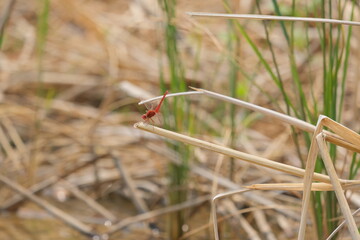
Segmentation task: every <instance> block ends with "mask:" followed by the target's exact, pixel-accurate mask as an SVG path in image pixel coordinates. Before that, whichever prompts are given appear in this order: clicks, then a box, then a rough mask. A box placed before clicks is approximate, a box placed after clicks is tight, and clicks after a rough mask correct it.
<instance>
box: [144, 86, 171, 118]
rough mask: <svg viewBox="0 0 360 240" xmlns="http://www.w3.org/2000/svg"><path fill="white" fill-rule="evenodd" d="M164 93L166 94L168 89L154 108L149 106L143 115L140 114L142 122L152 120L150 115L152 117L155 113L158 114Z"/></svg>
mask: <svg viewBox="0 0 360 240" xmlns="http://www.w3.org/2000/svg"><path fill="white" fill-rule="evenodd" d="M166 94H168V91H166V92H165V93H164V96H163V97H162V98H161V100H160V102H159V104H158V105H157V106H156V108H155V109H151V108H150V109H149V110H148V111H147V112H146V113H145V114H143V115H142V116H141V118H142V119H143V120H144V122H148V121H149V120H151V121H152V117H154V116H155V115H157V114H159V111H160V107H161V104H162V103H163V101H164V99H165V96H166Z"/></svg>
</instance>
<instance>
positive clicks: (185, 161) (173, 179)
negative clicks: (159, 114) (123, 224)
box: [159, 0, 190, 239]
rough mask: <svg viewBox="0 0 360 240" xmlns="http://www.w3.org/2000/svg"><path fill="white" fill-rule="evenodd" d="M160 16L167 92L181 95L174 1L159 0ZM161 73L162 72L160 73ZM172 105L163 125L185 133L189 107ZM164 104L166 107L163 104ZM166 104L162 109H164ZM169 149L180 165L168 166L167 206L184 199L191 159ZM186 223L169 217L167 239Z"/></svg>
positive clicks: (184, 150)
mask: <svg viewBox="0 0 360 240" xmlns="http://www.w3.org/2000/svg"><path fill="white" fill-rule="evenodd" d="M159 2H160V5H161V6H162V9H163V13H164V16H165V22H164V40H165V52H166V56H167V60H168V72H169V74H170V76H169V79H170V91H171V92H181V91H185V90H186V83H185V77H184V75H185V74H184V67H183V63H182V60H181V56H180V53H179V50H178V42H177V39H178V34H179V33H178V30H177V27H176V25H175V18H176V6H177V3H176V0H160V1H159ZM161 71H163V70H161ZM161 76H162V77H161V79H160V81H161V86H162V89H163V90H165V88H166V87H165V81H164V74H163V72H162V73H161ZM172 100H173V104H172V108H171V109H172V112H171V114H169V113H166V112H164V113H165V114H168V115H171V116H174V122H171V121H168V120H166V118H165V120H166V122H165V123H166V124H168V126H169V127H171V128H172V129H174V130H175V131H178V132H182V131H184V130H188V125H189V105H188V103H187V102H186V101H185V99H181V98H174V99H172ZM166 105H168V104H167V103H166ZM166 105H165V106H166ZM169 146H171V147H172V149H173V150H174V151H175V152H176V153H177V155H178V156H179V158H180V160H181V164H180V165H176V164H172V163H170V164H169V178H170V184H169V190H170V191H169V203H170V204H171V205H173V204H178V203H181V202H183V201H185V200H186V199H187V187H186V186H187V179H188V165H189V158H190V149H189V147H187V146H185V145H183V144H180V143H169ZM184 224H185V212H184V211H178V212H174V213H171V214H169V221H168V230H169V238H170V239H178V238H180V237H181V236H182V234H183V229H182V227H183V225H184Z"/></svg>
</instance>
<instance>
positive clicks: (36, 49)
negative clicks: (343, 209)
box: [0, 0, 360, 239]
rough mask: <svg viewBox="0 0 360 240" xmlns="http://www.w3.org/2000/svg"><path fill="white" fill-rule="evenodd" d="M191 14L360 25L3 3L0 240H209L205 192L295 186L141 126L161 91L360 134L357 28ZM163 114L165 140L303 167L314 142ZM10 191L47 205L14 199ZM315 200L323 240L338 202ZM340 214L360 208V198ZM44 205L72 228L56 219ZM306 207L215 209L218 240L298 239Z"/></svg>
mask: <svg viewBox="0 0 360 240" xmlns="http://www.w3.org/2000/svg"><path fill="white" fill-rule="evenodd" d="M196 11H199V12H217V13H243V14H250V13H255V14H269V15H284V16H301V17H322V18H334V19H346V20H354V21H359V13H360V9H359V3H358V2H357V1H350V0H339V1H329V0H316V1H301V2H300V1H290V0H283V1H278V0H272V1H260V0H257V1H230V0H223V1H221V0H209V1H187V0H183V1H182V0H178V1H176V0H158V1H156V0H136V1H114V0H104V1H98V0H97V1H96V0H78V1H72V0H53V1H50V0H28V1H24V0H17V1H13V0H3V1H1V2H0V14H1V15H0V34H1V35H0V47H1V51H0V101H1V102H0V163H1V168H0V169H1V172H0V173H1V178H0V181H1V188H0V191H1V194H0V208H1V209H2V215H1V217H0V239H87V236H86V235H90V236H92V237H93V239H101V238H103V239H106V238H110V239H211V238H213V233H212V231H213V230H212V224H211V222H210V220H209V219H210V218H209V217H210V216H209V214H210V205H209V201H208V200H209V199H210V196H211V195H214V194H216V193H221V192H226V191H229V190H234V189H236V188H237V187H240V186H243V185H249V184H253V183H274V182H299V181H301V180H299V178H295V177H290V176H288V175H285V174H279V173H277V172H274V171H270V170H267V169H263V168H259V167H254V166H252V165H249V164H247V163H244V162H240V161H238V160H235V159H227V157H224V156H220V155H218V154H214V153H212V152H209V151H205V150H201V149H194V148H191V147H188V146H185V145H183V144H180V143H176V142H170V141H169V142H166V141H164V140H163V139H160V138H158V137H156V136H154V135H151V134H144V133H143V132H140V131H139V130H136V129H134V128H133V124H134V123H135V122H137V121H140V120H141V114H143V113H144V112H145V111H146V110H145V108H143V107H140V106H138V105H137V103H138V102H139V100H141V99H145V98H150V97H152V96H156V95H162V94H163V93H164V92H165V90H169V91H170V92H180V91H187V89H188V88H187V86H194V87H202V88H205V89H208V90H212V91H215V92H220V93H222V94H225V95H229V96H232V97H235V98H239V99H242V100H246V101H248V102H251V103H255V104H258V105H260V106H263V107H267V108H270V109H273V110H276V111H279V112H283V113H286V114H289V115H291V116H294V117H297V118H299V119H302V120H306V121H308V122H310V123H312V124H315V123H316V121H317V118H318V116H319V114H325V115H327V116H329V117H330V118H332V119H334V120H336V121H338V122H340V123H342V124H344V125H346V126H347V127H349V128H351V129H353V130H354V131H357V132H358V131H359V130H360V122H359V121H358V119H359V113H360V111H359V110H360V96H359V93H360V84H359V79H360V78H359V77H360V68H359V64H360V63H359V61H360V59H359V56H360V47H359V42H360V41H359V38H360V28H359V27H349V26H341V25H331V24H320V23H316V24H315V23H302V22H279V21H258V20H224V19H216V18H196V17H190V16H188V15H187V14H186V12H196ZM161 112H162V114H163V116H164V119H163V121H162V122H163V124H162V126H163V127H164V128H167V129H170V130H172V131H177V132H180V133H183V134H186V135H192V136H196V137H199V138H202V139H205V140H209V141H213V142H217V143H220V144H222V145H226V146H229V147H232V148H235V149H238V150H240V151H244V152H247V153H250V154H254V155H257V156H263V157H266V158H269V159H273V160H276V161H279V162H283V163H286V164H289V165H293V166H298V167H304V164H305V160H306V156H307V153H308V152H307V151H308V148H309V144H310V140H311V135H308V134H304V133H303V132H301V131H299V130H296V129H293V128H291V127H290V126H286V125H283V124H281V123H278V122H276V121H274V120H272V119H267V118H263V116H262V115H260V114H258V113H255V112H250V111H248V110H244V109H240V108H238V107H234V106H233V105H229V104H224V103H221V102H217V101H215V100H213V99H208V98H205V97H192V98H180V97H179V98H169V99H166V100H165V104H164V105H163V106H162V110H161ZM330 151H331V154H332V157H333V159H334V163H335V166H336V167H337V168H338V174H339V177H341V178H346V179H358V177H357V172H358V169H359V167H360V161H359V158H358V157H357V155H356V154H353V153H352V152H349V151H346V150H344V149H336V148H335V147H334V146H332V147H331V150H330ZM335 160H336V161H335ZM316 171H317V172H323V171H324V170H323V166H322V164H320V163H319V164H318V165H317V166H316ZM1 179H2V180H1ZM4 179H5V180H11V182H8V181H5V180H4ZM13 183H14V184H19V185H20V187H21V186H22V187H23V188H26V189H28V192H29V193H30V194H31V195H34V196H37V197H39V198H41V199H42V200H45V201H46V202H45V205H41V204H39V203H38V204H35V202H36V201H35V200H33V199H32V200H25V201H23V200H24V199H21V198H20V199H19V198H18V199H16V197H17V194H16V191H13V190H11V188H13V189H14V188H15V189H16V186H12V187H11V184H13ZM17 189H18V190H17V191H18V192H19V188H17ZM313 200H314V201H313V207H314V211H313V213H314V214H313V218H312V219H313V220H314V221H313V223H312V225H311V226H309V230H308V231H309V232H313V233H314V234H312V235H311V233H309V234H310V235H309V236H311V237H315V238H318V239H323V237H324V236H327V235H328V234H329V233H330V232H331V231H332V230H333V229H334V228H335V227H336V226H337V223H338V220H339V219H338V216H339V209H338V206H337V202H336V198H335V197H334V194H333V193H332V192H327V193H323V192H316V193H314V194H313ZM349 202H350V203H351V206H352V207H353V208H354V209H355V208H359V206H360V195H359V194H357V193H352V194H351V198H350V197H349ZM84 203H85V204H84ZM39 205H41V206H39ZM49 205H50V206H54V207H56V208H57V209H60V210H61V211H63V212H62V214H60V215H61V216H65V215H66V214H68V215H70V216H71V217H72V218H73V219H75V220H76V221H79V222H80V223H79V224H77V222H76V221H75V222H72V223H69V221H66V220H64V219H63V218H61V216H60V217H59V216H56V217H53V216H52V214H50V213H49V209H47V208H46V206H49ZM171 206H176V208H175V209H174V208H171ZM279 206H282V208H281V210H279V209H278V207H279ZM284 206H285V210H284ZM248 208H249V209H252V210H249V211H248V212H247V213H244V214H241V215H236V216H235V217H234V216H233V217H231V216H230V215H231V214H234V213H235V212H236V211H237V210H241V209H243V210H244V209H248ZM300 208H301V193H300V192H283V191H268V192H265V191H264V192H260V191H259V192H252V193H251V194H244V195H236V197H234V198H232V199H230V200H224V201H220V202H219V214H220V216H221V217H222V218H224V219H223V220H221V224H220V225H219V229H220V233H221V236H222V239H242V237H240V236H247V237H246V238H249V239H296V234H297V228H298V224H299V219H300V214H299V211H300ZM261 209H262V210H261ZM162 211H163V212H162ZM64 214H65V215H64ZM70 222H71V221H70ZM81 223H82V224H85V226H82V225H81ZM264 225H265V226H269V228H270V229H271V231H270V232H271V234H267V233H266V231H267V230H264V228H263V226H264ZM76 226H77V227H76ZM79 228H80V229H82V230H79ZM75 229H77V230H75ZM87 230H89V232H88V233H86V231H87ZM84 232H85V233H84ZM82 233H83V234H82ZM89 233H90V234H89ZM92 233H103V235H102V236H96V234H94V235H92ZM346 236H347V233H346V231H342V232H341V233H340V234H339V235H338V236H337V237H338V238H339V239H341V238H342V237H346ZM244 238H245V237H244Z"/></svg>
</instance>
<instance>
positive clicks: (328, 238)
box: [326, 208, 360, 240]
mask: <svg viewBox="0 0 360 240" xmlns="http://www.w3.org/2000/svg"><path fill="white" fill-rule="evenodd" d="M359 212H360V208H358V209H357V210H356V211H355V212H353V213H352V215H353V216H355V215H356V214H358V213H359ZM345 223H346V220H345V221H342V222H341V223H340V224H339V226H337V228H336V229H335V230H334V231H333V232H332V233H331V234H330V235H329V236H328V237H327V238H326V240H331V239H332V238H333V237H334V236H335V234H336V233H337V232H339V231H340V230H341V228H342V227H343V226H344V225H345Z"/></svg>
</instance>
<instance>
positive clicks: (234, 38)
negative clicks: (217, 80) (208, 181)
mask: <svg viewBox="0 0 360 240" xmlns="http://www.w3.org/2000/svg"><path fill="white" fill-rule="evenodd" d="M223 4H224V6H226V8H228V9H230V8H231V7H230V5H233V7H232V8H235V9H236V8H237V7H236V6H235V4H231V3H230V2H229V1H227V0H224V1H223ZM235 22H236V20H233V19H229V20H228V21H227V36H228V37H227V51H228V53H229V55H231V56H229V57H228V58H227V62H228V66H229V73H228V80H229V93H230V96H231V97H233V98H236V97H237V82H238V80H239V79H238V77H239V64H238V63H237V62H236V61H234V59H237V58H238V53H239V45H240V40H239V37H238V35H237V31H236V27H235ZM229 107H230V114H229V115H230V129H231V136H230V146H231V147H234V145H235V137H236V125H237V124H236V119H235V118H236V106H235V105H234V104H230V106H229ZM234 170H235V160H234V159H233V158H232V159H230V165H229V178H230V179H231V180H233V178H234Z"/></svg>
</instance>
